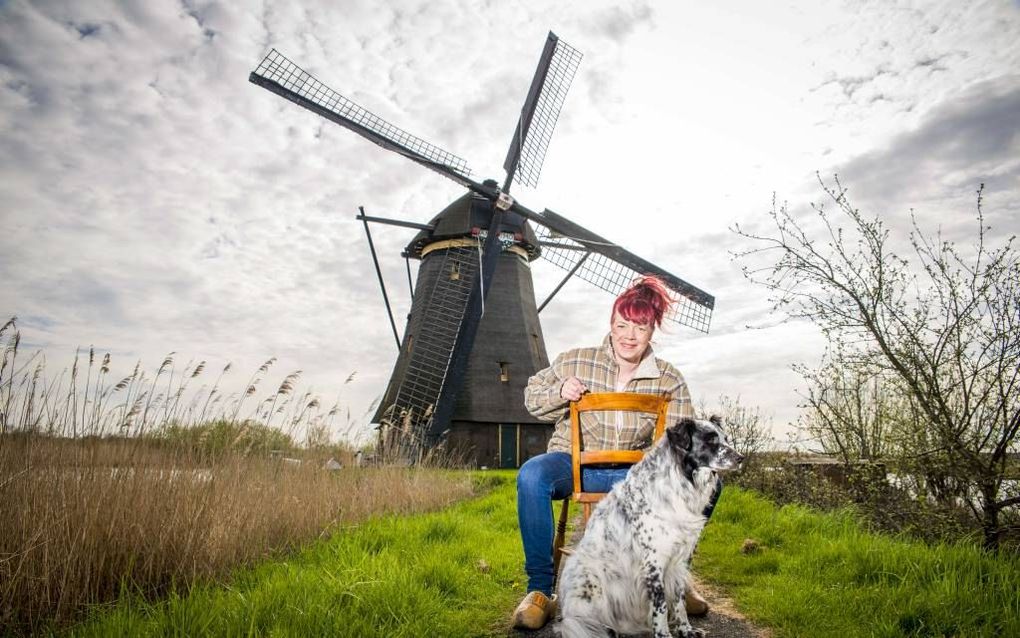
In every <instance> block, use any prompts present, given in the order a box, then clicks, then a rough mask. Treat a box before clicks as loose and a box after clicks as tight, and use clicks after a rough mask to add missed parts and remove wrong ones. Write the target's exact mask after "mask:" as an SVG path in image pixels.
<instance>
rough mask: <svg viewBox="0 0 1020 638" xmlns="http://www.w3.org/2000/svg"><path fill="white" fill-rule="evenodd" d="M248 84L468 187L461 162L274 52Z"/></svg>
mask: <svg viewBox="0 0 1020 638" xmlns="http://www.w3.org/2000/svg"><path fill="white" fill-rule="evenodd" d="M248 80H249V81H250V82H251V83H252V84H257V85H258V86H261V87H262V88H264V89H267V90H269V91H272V92H273V93H276V94H277V95H279V96H281V97H285V98H287V99H288V100H290V101H291V102H294V103H295V104H298V105H299V106H303V107H305V108H306V109H308V110H309V111H312V112H313V113H316V114H318V115H321V116H322V117H324V118H326V119H328V120H330V121H332V122H335V123H337V124H339V125H340V126H343V127H345V128H348V129H350V130H352V131H354V132H355V133H357V134H358V135H361V136H362V137H364V138H366V139H368V140H371V141H372V142H374V143H376V144H378V145H379V146H381V147H383V148H385V149H388V150H391V151H394V152H397V153H400V154H401V155H403V156H404V157H407V158H408V159H410V160H413V161H415V162H418V163H419V164H421V165H422V166H426V167H428V168H430V169H432V170H434V171H436V172H438V173H440V174H442V175H444V176H446V177H448V178H450V179H452V180H454V181H455V182H458V183H459V184H462V185H464V186H467V183H466V182H465V181H464V178H466V177H468V176H469V175H471V170H470V169H469V168H468V167H467V163H466V162H465V161H464V160H463V159H461V158H459V157H457V156H456V155H454V154H453V153H450V152H448V151H444V150H443V149H441V148H439V147H438V146H435V145H433V144H430V143H428V142H426V141H425V140H423V139H421V138H420V137H416V136H414V135H411V134H410V133H408V132H407V131H405V130H403V129H401V128H398V127H396V126H394V125H393V124H390V123H389V122H387V121H386V120H384V119H382V118H381V117H379V116H377V115H374V114H372V113H371V112H369V111H367V110H365V109H363V108H362V107H360V106H358V105H357V104H355V103H354V102H352V101H351V100H348V99H347V98H345V97H344V96H343V95H340V94H339V93H337V92H336V91H334V90H333V89H331V88H329V87H328V86H326V85H325V84H323V83H322V82H320V81H319V80H317V79H315V77H313V76H312V75H311V74H310V73H308V72H307V71H305V70H304V69H302V68H301V67H299V66H298V65H296V64H294V63H293V62H291V61H290V60H288V59H287V58H286V57H285V56H284V55H283V54H281V53H280V52H278V51H277V50H276V49H273V50H271V51H270V52H269V53H268V54H267V55H266V57H265V58H263V60H262V62H260V63H259V65H258V67H257V68H256V69H255V70H254V71H252V72H251V74H249V76H248Z"/></svg>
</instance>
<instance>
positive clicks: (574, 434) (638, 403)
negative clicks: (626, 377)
mask: <svg viewBox="0 0 1020 638" xmlns="http://www.w3.org/2000/svg"><path fill="white" fill-rule="evenodd" d="M669 401H670V397H669V396H668V395H658V394H638V393H634V392H603V393H596V394H585V395H584V396H582V397H581V400H580V401H571V402H570V446H571V454H570V456H571V463H572V466H573V468H572V469H573V473H574V494H573V497H572V498H573V500H574V501H577V502H579V503H583V504H584V520H585V522H587V521H588V517H589V516H590V514H591V504H592V503H596V502H598V501H599V500H601V499H602V497H604V496H605V493H603V492H585V491H584V490H583V489H582V485H581V468H582V467H584V466H585V465H594V464H605V463H617V464H630V465H633V464H634V463H637V462H638V461H640V460H641V459H642V457H644V452H642V451H641V450H582V449H581V413H582V412H595V411H601V410H623V411H626V412H646V413H649V414H654V415H656V421H655V432H654V434H653V435H652V441H653V442H655V441H658V440H659V437H661V436H662V433H663V432H664V431H665V429H666V412H667V411H668V410H669Z"/></svg>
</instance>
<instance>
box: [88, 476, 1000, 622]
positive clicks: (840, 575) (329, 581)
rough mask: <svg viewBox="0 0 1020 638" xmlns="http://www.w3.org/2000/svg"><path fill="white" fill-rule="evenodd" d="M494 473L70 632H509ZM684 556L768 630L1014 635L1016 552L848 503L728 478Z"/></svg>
mask: <svg viewBox="0 0 1020 638" xmlns="http://www.w3.org/2000/svg"><path fill="white" fill-rule="evenodd" d="M490 476H494V477H500V478H499V479H498V480H500V481H501V484H500V485H498V487H497V489H496V490H494V491H493V492H492V493H490V494H488V495H486V496H483V497H481V498H479V499H475V500H472V501H468V502H464V503H459V504H456V505H454V506H453V507H451V508H449V509H448V510H444V511H442V512H436V513H430V514H422V515H415V516H410V517H388V518H380V519H375V520H373V521H371V522H370V523H367V524H365V525H361V526H358V527H354V528H350V529H345V530H343V531H342V532H341V533H339V534H337V535H335V536H334V537H332V538H330V539H328V540H324V541H322V542H320V543H317V544H316V545H315V546H314V547H310V548H308V549H307V550H305V551H304V552H302V553H301V554H299V555H297V556H295V557H294V558H293V559H289V560H286V561H276V562H272V563H267V564H264V565H262V566H260V567H257V568H255V569H250V570H244V571H240V572H238V573H237V574H236V575H235V577H234V579H233V581H232V583H231V584H230V585H229V586H228V587H215V586H203V587H199V588H197V589H196V590H194V591H193V592H191V593H190V594H189V595H187V596H181V597H178V596H174V597H171V598H170V599H169V600H166V601H163V602H160V603H156V604H150V603H145V602H142V601H138V600H124V601H122V602H121V603H120V604H119V605H118V606H117V607H116V608H115V609H113V610H112V611H110V612H108V613H105V614H103V615H102V616H101V617H97V618H96V619H95V620H94V621H93V622H92V623H90V624H87V625H83V626H81V627H78V628H77V629H76V630H75V631H74V632H73V634H74V635H78V636H113V635H125V634H137V635H293V636H298V635H332V636H352V637H353V636H359V637H360V636H364V637H372V636H393V637H399V636H408V637H410V636H437V637H439V636H443V637H445V636H454V637H455V636H506V635H507V633H508V615H509V612H510V611H511V610H512V609H513V606H514V605H515V604H516V602H517V600H518V598H519V596H521V595H522V593H523V591H524V589H523V573H522V570H521V564H520V561H521V557H520V546H519V540H518V536H517V530H516V519H515V505H514V487H513V484H512V482H511V481H510V480H509V478H510V476H512V475H511V474H509V473H497V474H491V475H490ZM746 538H753V539H755V540H756V541H757V543H758V548H757V550H755V551H751V552H747V553H745V552H742V551H741V547H742V546H743V543H744V540H745V539H746ZM695 569H696V570H697V572H698V573H699V574H700V575H701V576H702V577H704V578H706V579H708V580H709V581H711V582H713V583H716V584H718V585H720V586H721V587H722V588H724V589H725V590H727V591H728V592H730V593H731V594H732V595H733V596H734V598H735V600H736V603H737V605H738V607H739V608H740V609H741V610H742V611H744V612H745V613H746V614H748V616H750V617H751V618H753V619H755V620H756V621H758V622H759V623H760V624H762V625H767V626H769V627H771V628H772V629H773V631H774V635H775V636H777V637H782V636H798V637H799V636H839V637H840V638H848V637H851V636H890V637H892V636H950V635H951V636H1008V635H1020V596H1018V594H1017V591H1018V585H1020V559H1018V558H1017V557H1015V556H1007V555H1001V556H989V555H986V554H984V553H982V551H981V550H980V549H977V548H975V547H970V546H965V545H953V546H938V547H931V546H926V545H923V544H921V543H918V542H912V541H904V540H898V539H893V538H888V537H883V536H876V535H871V534H868V533H865V532H864V531H862V530H861V528H860V527H859V526H858V525H857V523H856V522H855V521H854V519H853V517H852V516H851V515H850V514H847V513H843V514H818V513H814V512H811V511H809V510H806V509H804V508H800V507H795V506H786V507H782V508H777V507H775V506H774V505H772V504H771V503H770V502H768V501H766V500H764V499H762V498H760V497H758V496H755V495H753V494H752V493H749V492H743V491H740V490H738V489H729V490H728V491H727V492H726V494H725V495H724V497H723V499H722V500H721V501H720V504H719V508H718V509H717V510H716V514H715V516H714V517H713V520H712V523H711V525H709V527H708V528H707V529H706V533H705V536H704V538H703V540H702V543H701V545H700V547H699V550H698V555H697V558H696V562H695Z"/></svg>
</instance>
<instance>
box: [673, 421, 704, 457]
mask: <svg viewBox="0 0 1020 638" xmlns="http://www.w3.org/2000/svg"><path fill="white" fill-rule="evenodd" d="M696 427H697V424H696V423H695V422H694V419H692V418H690V417H683V418H682V419H680V420H679V421H677V422H676V425H674V426H673V427H671V428H669V429H668V430H666V436H668V437H669V446H670V447H671V448H673V449H674V450H676V451H678V452H679V451H681V450H683V451H685V452H686V451H688V450H690V449H691V441H692V440H693V439H694V429H695V428H696Z"/></svg>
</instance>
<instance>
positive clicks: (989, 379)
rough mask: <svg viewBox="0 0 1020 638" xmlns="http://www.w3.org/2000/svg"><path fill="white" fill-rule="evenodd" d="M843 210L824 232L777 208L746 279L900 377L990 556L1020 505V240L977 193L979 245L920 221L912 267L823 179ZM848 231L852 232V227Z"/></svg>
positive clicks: (919, 452) (921, 436)
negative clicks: (996, 242) (1004, 518)
mask: <svg viewBox="0 0 1020 638" xmlns="http://www.w3.org/2000/svg"><path fill="white" fill-rule="evenodd" d="M819 181H820V182H821V184H822V188H823V189H824V190H825V192H826V194H827V195H828V197H829V199H830V200H831V202H832V203H834V204H835V208H836V210H835V212H834V213H830V212H829V211H827V210H826V209H825V206H824V205H821V204H820V205H812V209H813V210H814V212H815V214H816V221H817V222H818V223H819V226H818V230H817V231H812V232H809V231H808V230H807V228H808V227H809V226H811V225H812V224H811V222H810V221H809V220H798V219H797V218H795V217H794V215H792V214H791V213H790V211H789V209H788V208H787V207H786V206H785V205H784V206H781V207H778V208H777V207H776V206H775V204H773V208H772V211H771V217H772V221H773V222H774V225H775V228H774V232H770V233H761V234H759V233H756V232H749V231H745V230H743V229H741V228H740V227H739V226H737V227H734V229H733V230H734V232H735V233H737V234H738V235H740V236H741V237H743V238H745V239H746V240H749V241H751V242H753V243H754V244H755V245H756V246H755V247H754V248H751V249H749V250H746V251H743V252H739V253H736V254H735V258H737V259H741V260H745V261H746V262H753V261H755V260H758V259H765V260H766V262H765V265H764V266H762V267H751V266H748V265H745V266H744V274H745V276H746V277H747V278H748V279H749V280H751V281H753V282H756V283H759V284H761V285H763V286H765V287H766V288H768V289H769V290H770V291H771V293H772V302H773V303H774V305H775V308H776V309H781V310H784V311H786V312H787V313H789V314H790V315H791V316H793V317H803V318H807V319H809V320H810V321H812V322H813V323H814V324H815V325H817V326H819V327H820V328H821V329H822V331H823V333H824V334H825V335H826V336H827V337H828V338H829V340H830V342H831V343H832V344H833V345H834V346H835V347H837V348H843V349H844V351H845V352H848V353H852V362H853V363H856V364H860V365H865V366H869V367H870V368H872V369H874V370H875V371H877V372H879V373H881V374H882V375H889V377H890V378H891V379H893V380H894V381H893V382H892V384H891V386H890V387H892V388H893V390H894V391H897V392H901V393H902V397H903V399H904V401H906V402H907V404H908V407H909V409H910V410H914V411H916V414H917V416H918V417H919V421H920V422H922V423H923V424H924V431H923V432H917V433H914V434H915V440H914V441H913V443H914V444H915V445H921V446H926V447H924V448H917V449H914V450H913V454H914V455H916V456H918V457H924V458H928V459H938V461H937V462H935V461H933V465H937V466H938V467H940V468H941V469H942V470H943V474H944V475H945V476H946V477H948V484H951V485H955V486H957V487H958V491H959V493H958V494H957V496H958V497H959V498H960V500H961V501H962V503H964V504H965V505H966V506H967V507H969V508H970V509H971V511H972V513H973V515H974V516H975V518H976V519H977V520H978V521H979V522H980V524H981V527H982V531H983V534H984V542H985V546H986V547H988V548H993V547H997V546H998V544H999V541H1000V539H1001V537H1002V534H1003V533H1004V532H1005V531H1006V526H1005V525H1004V524H1003V523H1001V522H1000V521H1001V515H1002V513H1003V510H1004V509H1005V508H1008V507H1014V506H1016V505H1018V504H1020V497H1016V496H1011V495H1008V494H1007V493H1006V492H1004V481H1005V479H1006V472H1007V461H1008V459H1009V456H1010V454H1015V453H1016V452H1017V450H1018V440H1017V434H1018V430H1020V392H1018V390H1020V387H1018V382H1020V258H1018V253H1017V251H1016V249H1015V247H1014V241H1015V237H1010V238H1009V239H1007V240H1006V241H1005V242H1004V243H1003V244H1002V245H1001V246H999V247H997V248H989V247H988V246H987V245H986V239H987V237H986V232H987V231H988V227H986V225H985V220H984V215H983V212H982V192H983V186H982V188H981V189H979V190H978V193H977V237H976V242H975V245H974V246H973V247H972V249H971V250H969V251H967V253H966V254H965V253H964V252H961V251H960V250H959V249H958V248H957V247H956V245H955V244H954V243H953V242H951V241H947V240H945V239H943V237H942V236H941V233H940V232H935V233H934V234H930V233H926V232H924V231H922V230H921V228H920V227H919V225H918V222H917V219H916V218H915V217H913V216H912V218H911V221H912V231H911V232H910V235H909V241H910V246H911V247H912V252H913V255H912V259H913V260H914V262H915V263H914V264H913V265H912V264H911V262H910V261H908V260H907V259H905V258H902V257H900V256H899V255H897V254H896V253H895V252H894V250H893V247H892V245H891V244H892V242H891V241H890V233H889V231H888V230H887V229H886V228H885V226H884V225H883V223H882V221H881V220H880V219H878V218H866V217H865V216H864V215H862V214H861V213H860V212H859V211H858V210H857V209H855V208H853V207H852V206H851V205H850V203H849V202H848V200H847V197H846V191H845V190H844V189H843V187H842V185H841V184H840V183H839V180H838V179H836V180H835V183H834V185H833V186H829V185H827V184H826V183H825V182H824V181H822V180H821V179H820V180H819ZM844 225H845V228H844Z"/></svg>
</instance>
